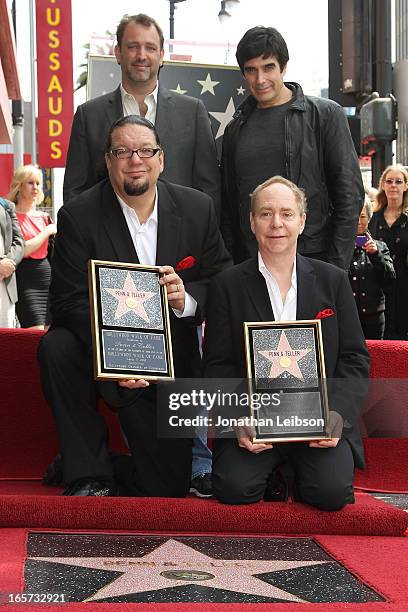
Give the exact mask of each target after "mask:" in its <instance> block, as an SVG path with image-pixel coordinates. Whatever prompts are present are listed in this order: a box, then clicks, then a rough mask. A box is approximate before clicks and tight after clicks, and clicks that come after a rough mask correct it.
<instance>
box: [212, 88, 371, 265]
mask: <svg viewBox="0 0 408 612" xmlns="http://www.w3.org/2000/svg"><path fill="white" fill-rule="evenodd" d="M285 85H286V86H287V87H288V88H290V89H292V90H293V91H294V96H293V101H292V104H291V106H290V107H289V110H288V111H287V113H286V119H285V135H286V138H285V148H286V159H285V166H286V173H285V174H286V178H288V179H289V180H291V181H293V182H294V183H296V185H298V186H299V187H301V188H302V189H304V191H305V193H306V197H307V201H308V213H307V219H306V227H305V229H304V231H303V234H302V235H301V236H300V237H299V240H298V250H299V252H300V253H302V254H304V255H307V254H310V253H322V252H323V253H325V254H326V258H327V261H329V262H330V263H332V264H334V265H337V266H339V267H340V268H343V269H344V270H348V268H349V263H350V259H351V255H352V253H353V247H354V238H355V235H356V228H357V221H358V217H359V214H360V210H361V206H362V203H363V199H364V188H363V183H362V180H361V172H360V168H359V165H358V159H357V155H356V152H355V149H354V145H353V141H352V139H351V135H350V130H349V128H348V124H347V120H346V116H345V114H344V111H343V109H342V108H341V106H339V105H338V104H336V102H333V101H332V100H326V99H324V98H315V97H312V96H305V95H304V94H303V91H302V88H301V87H300V85H298V84H297V83H285ZM255 106H256V100H255V99H254V98H253V97H252V96H249V97H248V98H247V99H246V100H245V101H244V102H243V103H242V104H241V106H240V107H239V108H238V109H237V111H236V113H235V115H234V117H233V119H232V121H231V122H230V123H229V124H228V126H227V127H226V129H225V133H224V138H223V150H222V162H221V169H222V188H223V195H222V198H223V199H222V211H221V229H222V234H223V236H224V240H225V243H226V245H227V247H228V248H229V250H230V251H231V253H232V254H233V257H234V261H235V262H236V263H238V262H240V261H243V260H245V259H247V258H248V257H249V256H250V255H251V253H250V251H249V249H248V243H249V239H248V237H245V236H244V235H243V234H242V232H241V227H240V211H239V210H238V206H239V204H238V201H239V200H238V194H237V189H236V184H237V181H236V175H235V155H236V147H237V142H238V138H239V134H240V129H241V127H242V125H243V124H244V123H245V122H246V120H247V118H248V116H249V115H250V113H251V112H252V111H253V109H254V108H255ZM272 136H273V135H271V137H272ZM243 212H244V215H245V214H248V215H249V210H248V211H243ZM255 246H256V245H255Z"/></svg>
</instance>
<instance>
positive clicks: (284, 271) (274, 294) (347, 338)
mask: <svg viewBox="0 0 408 612" xmlns="http://www.w3.org/2000/svg"><path fill="white" fill-rule="evenodd" d="M305 220H306V213H305V198H304V194H303V192H302V191H301V190H300V189H299V188H298V187H296V186H295V185H294V184H293V183H291V182H290V181H288V180H287V179H284V178H282V177H279V176H277V177H273V178H272V179H269V180H268V181H266V182H265V183H263V184H261V185H260V186H259V187H257V189H255V191H254V193H253V194H252V196H251V216H250V222H251V228H252V231H253V233H254V235H255V237H256V240H257V243H258V253H257V255H256V257H255V258H253V259H250V260H247V261H246V262H243V263H241V264H239V265H237V266H234V267H233V268H230V269H229V270H226V271H224V272H222V273H221V274H220V275H218V276H217V278H216V279H214V283H213V285H212V287H211V289H210V293H209V296H210V298H209V304H208V310H207V317H206V336H205V338H206V339H205V345H204V365H205V375H206V376H207V377H209V378H217V379H222V378H224V379H228V378H241V379H244V378H246V365H245V353H244V331H243V322H244V321H248V322H249V321H252V322H254V321H273V320H276V321H291V320H296V319H315V318H321V319H322V321H321V323H322V335H323V345H324V356H325V368H326V377H327V379H328V383H329V408H330V411H331V412H330V417H331V418H330V419H329V425H330V428H331V431H330V433H331V435H332V437H331V438H328V439H324V440H321V441H315V442H310V443H307V442H305V443H303V442H292V443H286V444H274V445H273V446H272V445H271V444H267V443H253V442H252V436H253V433H254V431H253V430H252V429H251V427H244V428H242V429H240V430H239V431H238V434H237V439H216V440H215V447H214V450H213V487H214V493H215V495H216V497H217V498H218V499H219V500H220V501H222V502H224V503H230V504H240V503H253V502H257V501H259V500H260V499H262V498H263V497H264V496H265V499H267V498H268V496H269V493H270V489H271V487H272V491H273V483H274V478H275V476H274V470H275V469H276V468H277V466H279V465H280V464H282V463H284V462H288V463H290V464H291V465H292V467H293V469H294V473H295V487H296V491H297V498H298V499H299V500H301V501H304V502H306V503H309V504H312V505H314V506H317V507H318V508H321V509H324V510H338V509H340V508H342V507H343V506H344V505H345V504H347V503H352V502H353V501H354V495H353V472H354V466H355V465H357V466H358V467H362V466H363V464H364V458H363V448H362V442H361V438H360V435H359V432H358V423H357V420H358V413H359V409H360V405H361V401H362V398H363V396H364V393H365V389H366V384H367V380H366V379H367V377H368V369H369V355H368V352H367V348H366V345H365V341H364V337H363V333H362V330H361V325H360V322H359V319H358V314H357V310H356V306H355V302H354V299H353V295H352V292H351V289H350V285H349V282H348V278H347V274H346V273H345V272H344V271H343V270H340V269H338V268H337V267H335V266H333V265H331V264H327V263H325V262H321V261H318V260H314V259H307V258H305V257H303V256H301V255H299V254H298V255H297V254H296V243H297V239H298V236H299V235H300V234H301V233H302V231H303V228H304V226H305ZM323 317H324V318H323Z"/></svg>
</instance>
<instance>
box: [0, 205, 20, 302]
mask: <svg viewBox="0 0 408 612" xmlns="http://www.w3.org/2000/svg"><path fill="white" fill-rule="evenodd" d="M3 201H5V202H6V203H7V205H8V210H6V209H5V208H4V206H2V204H1V203H0V232H1V233H2V236H3V240H4V255H2V254H1V253H0V259H4V258H5V257H7V258H8V259H12V260H13V261H14V263H15V264H16V266H17V265H18V264H19V263H20V261H21V260H22V259H23V255H24V238H23V234H22V233H21V229H20V224H19V222H18V219H17V216H16V210H15V207H14V204H13V202H9V200H3ZM4 282H5V285H6V288H7V293H8V294H9V297H10V300H11V301H12V302H13V303H15V302H17V284H16V275H15V274H12V275H11V276H9V277H8V278H5V279H4Z"/></svg>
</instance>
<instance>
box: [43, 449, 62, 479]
mask: <svg viewBox="0 0 408 612" xmlns="http://www.w3.org/2000/svg"><path fill="white" fill-rule="evenodd" d="M63 481H64V476H63V473H62V459H61V455H60V454H58V455H56V456H55V457H54V459H53V460H52V462H51V463H50V465H49V466H48V467H47V471H46V472H45V474H44V476H43V477H42V484H43V485H48V486H50V487H58V486H60V485H62V484H63Z"/></svg>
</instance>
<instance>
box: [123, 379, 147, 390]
mask: <svg viewBox="0 0 408 612" xmlns="http://www.w3.org/2000/svg"><path fill="white" fill-rule="evenodd" d="M118 385H119V387H125V388H126V389H144V388H145V387H148V386H149V382H148V381H147V380H144V378H140V379H139V380H135V379H134V378H132V379H129V380H119V381H118Z"/></svg>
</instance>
